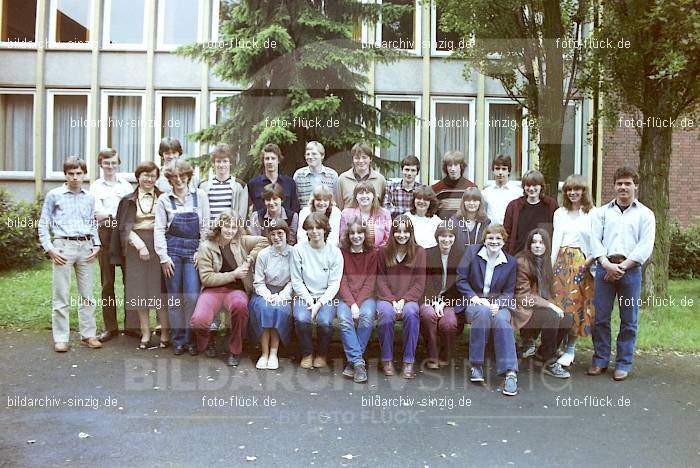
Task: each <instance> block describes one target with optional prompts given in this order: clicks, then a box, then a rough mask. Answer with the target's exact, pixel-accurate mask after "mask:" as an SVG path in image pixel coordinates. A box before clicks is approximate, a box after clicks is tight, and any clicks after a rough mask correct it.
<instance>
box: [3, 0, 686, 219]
mask: <svg viewBox="0 0 700 468" xmlns="http://www.w3.org/2000/svg"><path fill="white" fill-rule="evenodd" d="M378 1H381V0H378ZM403 1H407V2H408V3H414V4H415V11H414V13H413V14H411V15H406V16H405V17H404V18H403V19H402V20H401V21H398V22H395V23H392V24H391V25H385V24H377V25H373V26H371V27H370V26H365V27H364V28H363V30H362V32H361V35H362V39H363V41H365V42H368V43H372V42H374V43H376V44H378V45H381V44H390V45H391V46H394V47H398V48H402V49H404V50H406V51H407V52H408V54H409V56H408V57H406V58H402V59H401V60H399V61H398V62H394V63H392V64H389V65H376V66H374V67H372V69H371V70H370V76H369V78H370V80H369V81H370V85H369V86H370V89H369V91H370V94H372V95H373V96H374V97H375V102H376V105H377V106H379V107H381V108H385V107H389V106H390V107H391V108H393V109H395V110H400V111H403V112H409V113H413V114H414V115H416V116H417V117H418V118H419V120H417V121H416V123H415V124H411V125H406V126H404V127H403V128H398V129H392V130H388V129H384V128H381V131H382V132H384V134H385V136H387V137H388V138H389V139H391V141H393V142H394V143H395V145H394V146H392V147H390V148H381V149H377V155H378V156H380V157H383V158H390V159H393V160H400V159H402V158H403V157H404V156H406V155H408V154H415V155H418V156H419V157H420V159H421V162H422V168H421V179H422V180H423V182H432V181H435V180H437V179H440V178H441V177H442V173H441V164H442V155H443V154H444V153H445V152H446V151H449V150H454V149H457V150H460V151H462V152H463V153H464V154H465V155H466V157H467V158H468V174H467V175H468V177H469V178H471V179H472V180H474V181H475V182H476V183H477V184H478V185H479V186H483V185H484V184H485V183H487V182H488V180H489V177H490V170H489V166H490V161H492V160H493V158H494V157H495V156H496V155H497V154H507V155H510V156H511V157H512V159H513V163H514V168H513V178H514V179H516V180H517V179H519V178H520V176H521V174H522V173H523V172H524V171H526V170H527V169H529V168H534V167H537V151H536V150H537V145H536V144H535V143H534V142H532V141H530V140H531V139H530V135H529V133H528V128H527V119H524V118H523V117H524V116H523V114H522V112H523V111H522V110H521V109H519V107H518V105H517V104H516V103H515V102H514V101H512V100H511V99H509V98H508V97H507V95H506V93H505V92H504V90H503V88H502V87H501V85H500V83H498V82H497V81H495V80H492V79H490V78H487V77H485V76H483V75H481V74H479V73H478V72H476V71H473V72H472V73H469V74H468V77H465V74H464V62H460V61H448V60H446V57H447V56H448V55H449V50H450V48H451V44H454V43H455V42H456V41H457V40H458V39H456V38H454V36H452V35H450V34H445V33H442V32H440V31H438V28H437V24H438V17H439V12H437V11H436V10H435V7H434V5H430V4H429V3H428V2H420V1H419V0H403ZM229 3H230V0H229ZM221 11H222V9H221V8H220V1H219V0H187V1H182V0H0V24H1V25H2V29H1V32H2V37H0V63H1V64H2V66H0V130H2V131H0V138H2V140H0V153H1V154H0V180H1V181H2V183H3V185H5V186H9V188H10V190H11V192H12V193H13V194H15V196H17V197H19V198H24V199H32V198H34V196H36V195H37V194H40V193H43V192H46V191H47V190H49V189H50V188H52V187H54V186H56V185H57V184H59V183H61V182H62V180H63V175H62V169H61V167H62V161H63V159H64V158H65V156H67V155H69V154H74V155H79V156H81V157H83V158H85V159H86V160H87V161H88V167H89V169H88V171H89V176H90V178H91V179H94V178H96V177H98V173H97V171H96V155H97V152H98V151H99V148H102V147H107V146H109V147H113V148H115V149H117V150H118V151H119V153H120V157H121V159H122V168H121V170H123V171H124V173H125V174H130V173H133V169H134V168H135V167H136V165H137V164H138V163H139V162H140V161H145V160H155V161H158V157H157V143H158V141H159V140H160V139H161V138H162V137H164V136H174V137H177V138H179V139H181V141H183V142H184V150H185V153H186V154H187V155H198V154H202V153H205V152H206V151H207V149H208V148H206V147H205V146H204V145H200V144H198V143H196V142H194V141H191V140H189V139H187V138H186V137H185V135H187V134H188V133H191V132H194V131H197V130H199V129H202V128H205V127H207V126H209V125H211V124H212V123H215V122H217V121H218V120H220V119H222V118H225V117H226V115H227V113H226V109H224V108H223V107H222V106H220V105H218V104H217V101H216V100H217V98H218V97H223V96H228V95H231V94H235V93H236V92H238V91H240V87H238V86H236V85H235V84H232V83H227V82H223V81H221V80H220V79H219V78H217V77H216V76H214V75H213V74H212V73H211V72H210V70H209V69H208V67H207V66H206V65H204V64H201V63H196V62H193V61H191V60H190V59H187V58H184V57H180V56H177V55H175V54H173V53H172V51H173V50H174V49H175V48H176V47H177V46H179V45H182V44H188V43H192V42H207V41H216V40H217V39H218V27H219V22H220V12H221ZM592 113H593V106H592V102H591V101H589V100H586V99H582V100H574V101H572V102H571V103H570V105H569V110H568V112H567V117H566V124H565V132H564V136H563V138H562V143H563V145H564V146H563V154H562V161H561V166H562V168H561V176H560V180H562V181H563V180H564V179H565V178H566V176H568V175H569V174H573V173H577V174H582V175H584V177H585V178H586V179H587V180H588V181H589V182H591V183H592V182H593V181H594V180H596V181H598V180H600V181H603V176H604V174H606V172H605V170H604V167H605V166H606V161H605V151H604V148H603V145H599V147H601V151H600V157H594V154H593V147H594V145H593V144H592V142H591V141H590V138H589V137H588V136H587V135H588V133H587V128H588V122H589V121H590V120H591V118H592ZM619 138H623V139H624V138H627V137H626V136H625V135H624V134H621V135H620V136H619ZM604 141H605V144H606V145H608V144H612V145H617V144H618V142H617V141H615V137H613V138H608V137H607V136H606V137H605V140H604ZM601 142H602V140H601ZM691 146H692V143H691ZM615 150H617V148H616V149H615ZM612 154H617V153H615V152H613V153H612ZM618 159H620V158H617V159H615V158H611V162H613V163H614V164H617V163H618ZM627 159H629V158H627ZM627 159H625V160H627ZM594 162H595V164H594ZM397 175H398V173H394V174H389V176H397ZM596 185H597V187H598V193H597V194H596V195H597V197H596V198H598V199H599V198H600V197H601V196H602V195H603V193H602V190H603V189H604V187H606V186H607V185H606V184H605V183H599V184H596ZM608 185H609V184H608ZM696 206H697V205H696Z"/></svg>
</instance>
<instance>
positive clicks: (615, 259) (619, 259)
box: [608, 255, 627, 263]
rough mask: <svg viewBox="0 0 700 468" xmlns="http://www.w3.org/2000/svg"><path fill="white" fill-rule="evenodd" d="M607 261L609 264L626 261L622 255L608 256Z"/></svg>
mask: <svg viewBox="0 0 700 468" xmlns="http://www.w3.org/2000/svg"><path fill="white" fill-rule="evenodd" d="M608 260H609V261H610V263H622V262H624V261H625V260H627V257H625V256H624V255H608Z"/></svg>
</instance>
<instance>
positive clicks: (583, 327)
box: [552, 247, 595, 336]
mask: <svg viewBox="0 0 700 468" xmlns="http://www.w3.org/2000/svg"><path fill="white" fill-rule="evenodd" d="M585 265H586V257H585V256H584V255H583V252H581V249H579V248H578V247H562V248H560V249H559V253H558V254H557V261H556V263H555V264H554V286H553V287H552V292H553V294H554V303H555V304H557V305H558V306H559V307H560V308H561V309H562V310H563V311H564V313H566V314H573V316H574V325H573V328H572V330H571V331H572V332H575V333H576V334H577V335H578V336H588V335H590V334H591V325H592V324H593V323H594V317H595V309H594V308H593V291H594V288H593V276H592V275H591V274H590V272H589V271H588V270H587V269H586V267H585Z"/></svg>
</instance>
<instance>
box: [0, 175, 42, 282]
mask: <svg viewBox="0 0 700 468" xmlns="http://www.w3.org/2000/svg"><path fill="white" fill-rule="evenodd" d="M40 215H41V200H37V201H36V202H34V203H28V202H24V201H21V202H16V201H14V200H13V199H12V197H11V196H10V193H9V192H7V190H5V189H0V270H8V269H10V268H21V267H27V266H32V265H34V264H36V263H38V262H40V261H42V260H44V259H45V258H46V255H45V254H44V250H43V249H42V248H41V245H40V244H39V233H38V230H37V226H38V223H39V216H40Z"/></svg>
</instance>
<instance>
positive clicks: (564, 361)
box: [557, 353, 574, 367]
mask: <svg viewBox="0 0 700 468" xmlns="http://www.w3.org/2000/svg"><path fill="white" fill-rule="evenodd" d="M557 362H558V363H559V364H560V365H561V366H563V367H569V366H570V365H571V364H572V363H573V362H574V353H564V354H562V355H561V357H560V358H559V359H557Z"/></svg>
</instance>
